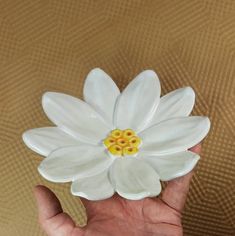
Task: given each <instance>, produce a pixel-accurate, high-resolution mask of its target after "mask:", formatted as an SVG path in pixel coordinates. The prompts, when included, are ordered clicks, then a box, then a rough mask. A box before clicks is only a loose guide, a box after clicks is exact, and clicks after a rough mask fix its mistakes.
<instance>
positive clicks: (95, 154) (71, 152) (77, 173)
mask: <svg viewBox="0 0 235 236" xmlns="http://www.w3.org/2000/svg"><path fill="white" fill-rule="evenodd" d="M112 162H113V159H112V158H110V157H109V156H108V155H107V154H106V153H105V150H104V148H103V147H97V146H90V145H83V146H79V147H76V146H75V147H65V148H60V149H57V150H55V151H54V152H52V153H51V154H50V155H49V156H48V157H47V158H45V159H44V160H43V161H42V162H41V164H40V165H39V167H38V170H39V172H40V174H41V175H42V176H43V177H44V178H46V179H47V180H49V181H52V182H69V181H73V180H75V179H78V178H84V177H89V176H92V175H95V174H98V173H100V172H102V171H103V170H105V169H107V168H108V167H109V166H110V165H111V164H112Z"/></svg>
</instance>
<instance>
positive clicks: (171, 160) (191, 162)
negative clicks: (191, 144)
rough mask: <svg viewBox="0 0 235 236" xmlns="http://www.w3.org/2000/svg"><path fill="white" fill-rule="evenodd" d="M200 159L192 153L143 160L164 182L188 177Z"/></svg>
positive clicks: (186, 152)
mask: <svg viewBox="0 0 235 236" xmlns="http://www.w3.org/2000/svg"><path fill="white" fill-rule="evenodd" d="M199 159H200V156H199V155H197V154H196V153H193V152H190V151H185V152H178V153H174V154H170V155H163V156H151V157H144V158H143V160H145V161H146V162H147V163H148V164H149V165H151V166H152V167H153V168H154V169H155V170H156V172H157V173H158V174H159V176H160V179H161V180H163V181H168V180H171V179H174V178H177V177H180V176H183V175H186V174H187V173H189V172H190V171H191V170H192V169H193V168H194V166H195V165H196V164H197V162H198V160H199Z"/></svg>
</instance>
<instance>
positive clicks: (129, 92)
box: [114, 70, 161, 132]
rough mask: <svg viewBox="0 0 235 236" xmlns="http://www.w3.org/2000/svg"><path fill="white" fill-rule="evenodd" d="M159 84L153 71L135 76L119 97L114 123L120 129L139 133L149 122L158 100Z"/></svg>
mask: <svg viewBox="0 0 235 236" xmlns="http://www.w3.org/2000/svg"><path fill="white" fill-rule="evenodd" d="M160 91H161V87H160V82H159V79H158V77H157V74H156V73H155V72H154V71H151V70H146V71H143V72H142V73H140V74H139V75H137V77H136V78H135V79H134V80H133V81H131V83H130V84H129V85H128V86H127V87H126V88H125V90H124V91H123V92H122V94H121V95H120V96H119V99H118V102H117V105H116V109H115V114H114V123H115V125H116V127H118V128H120V129H126V128H131V129H134V130H135V131H136V132H138V131H141V130H142V129H143V128H144V127H146V125H147V124H148V123H149V121H150V120H151V118H152V116H153V115H154V113H155V111H156V109H157V106H158V103H159V100H160Z"/></svg>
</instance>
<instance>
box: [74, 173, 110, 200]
mask: <svg viewBox="0 0 235 236" xmlns="http://www.w3.org/2000/svg"><path fill="white" fill-rule="evenodd" d="M71 192H72V194H73V195H75V196H80V197H84V198H86V199H88V200H92V201H96V200H103V199H106V198H109V197H111V196H113V194H114V189H113V187H112V185H111V183H110V181H109V178H108V172H107V170H106V171H103V172H101V173H99V174H98V175H93V176H91V177H88V178H82V179H77V180H75V181H74V182H73V183H72V186H71Z"/></svg>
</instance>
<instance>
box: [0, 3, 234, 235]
mask: <svg viewBox="0 0 235 236" xmlns="http://www.w3.org/2000/svg"><path fill="white" fill-rule="evenodd" d="M94 67H101V68H102V69H104V70H105V71H106V72H107V73H109V74H110V75H111V76H112V77H113V78H114V80H115V81H116V83H117V84H118V86H119V87H120V88H121V89H123V88H124V87H125V86H126V85H127V84H128V82H129V81H130V80H131V79H132V78H133V77H134V76H135V75H136V74H137V73H139V72H140V71H141V70H143V69H146V68H150V69H154V70H156V71H157V73H158V74H159V77H160V79H161V84H162V94H165V93H167V92H168V91H171V90H173V89H176V88H179V87H182V86H192V87H193V88H194V89H195V91H196V94H197V100H196V107H195V109H194V114H197V115H207V116H209V117H210V119H211V120H212V130H211V132H210V135H209V136H208V138H207V139H206V141H205V142H204V146H203V153H202V159H201V161H200V163H199V164H198V166H197V172H196V175H195V176H194V178H193V181H192V184H191V189H190V194H189V197H188V201H187V204H186V208H185V211H184V217H183V223H184V229H185V235H186V236H199V235H200V236H204V235H205V236H216V235H220V236H228V235H235V181H234V180H235V145H234V136H235V116H234V115H235V92H234V90H235V1H234V0H218V1H214V0H164V1H163V0H157V1H156V0H145V1H140V0H139V1H138V0H135V1H134V0H132V1H130V0H129V1H125V0H113V1H108V0H106V1H102V0H101V1H95V0H94V1H92V0H89V1H87V0H70V1H57V0H34V1H31V0H0V112H1V113H0V235H1V236H31V235H32V236H36V235H44V234H43V233H42V231H41V230H40V228H39V226H38V224H37V215H36V213H37V211H36V208H35V202H34V199H33V194H32V189H33V186H35V185H36V184H39V183H40V184H45V185H46V186H49V187H50V188H51V189H52V190H54V191H55V192H56V194H57V195H58V196H59V198H60V199H61V201H62V204H63V207H64V209H65V210H66V211H68V212H69V213H70V214H72V216H73V217H74V219H75V220H76V222H77V223H80V224H84V223H85V213H84V210H83V208H82V206H81V205H80V201H79V198H76V197H73V196H72V195H71V194H70V193H69V186H70V184H52V183H49V182H47V181H45V180H44V179H43V178H42V177H40V176H39V174H38V172H37V166H38V164H39V163H40V161H41V160H42V157H40V156H39V155H37V154H35V153H33V152H32V151H30V150H29V149H27V148H26V147H25V146H24V145H23V142H22V140H21V134H22V132H23V131H24V130H26V129H29V128H33V127H41V126H50V125H51V123H50V122H49V120H48V119H47V118H46V116H45V114H44V113H43V110H42V107H41V96H42V94H43V93H44V92H45V91H59V92H64V93H67V94H71V95H74V96H78V97H82V87H83V83H84V79H85V76H86V74H87V73H88V72H89V70H90V69H92V68H94Z"/></svg>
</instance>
